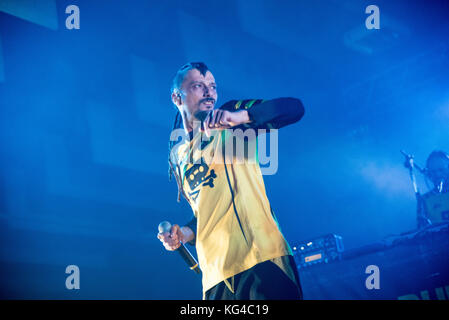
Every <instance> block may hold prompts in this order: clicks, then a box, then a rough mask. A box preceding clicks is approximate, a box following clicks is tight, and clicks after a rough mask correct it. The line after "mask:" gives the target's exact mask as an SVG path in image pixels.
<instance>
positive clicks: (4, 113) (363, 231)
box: [0, 0, 449, 299]
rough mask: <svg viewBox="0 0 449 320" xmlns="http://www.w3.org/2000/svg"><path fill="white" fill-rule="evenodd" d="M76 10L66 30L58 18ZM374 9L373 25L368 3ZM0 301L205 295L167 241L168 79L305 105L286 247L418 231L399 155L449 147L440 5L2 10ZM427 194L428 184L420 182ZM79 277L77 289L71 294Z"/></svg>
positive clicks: (354, 243)
mask: <svg viewBox="0 0 449 320" xmlns="http://www.w3.org/2000/svg"><path fill="white" fill-rule="evenodd" d="M70 4H76V5H78V6H79V8H80V18H81V21H80V27H81V28H80V29H79V30H68V29H66V27H65V19H66V17H67V16H68V15H67V14H66V13H65V8H66V7H67V6H68V5H70ZM370 4H376V5H377V6H378V7H379V8H380V15H381V16H380V24H381V25H380V26H381V28H380V30H367V29H366V28H365V19H366V17H367V16H368V15H367V14H366V13H365V8H366V7H367V6H368V5H370ZM0 11H1V12H0V133H1V135H0V137H1V140H0V141H1V142H0V148H1V149H0V152H1V153H0V154H1V156H0V157H1V158H0V161H1V164H0V165H1V170H0V175H1V176H0V177H1V180H0V294H1V297H2V298H31V299H35V298H37V299H43V298H57V299H77V298H83V299H91V298H95V299H201V283H200V279H199V278H198V277H197V276H196V275H194V274H193V273H192V272H191V271H190V270H188V269H187V268H186V267H185V265H184V263H183V261H182V260H181V259H180V258H179V257H178V256H176V255H174V254H171V253H169V252H167V251H165V249H164V248H163V247H162V246H161V243H160V242H159V240H158V239H156V232H157V230H156V227H157V225H158V223H159V222H160V221H162V220H170V221H172V222H174V223H180V224H182V223H185V222H187V220H188V219H189V218H190V216H191V214H192V211H191V209H190V207H189V206H188V204H187V202H185V201H184V200H182V202H181V203H177V202H176V197H177V187H176V183H175V182H174V181H172V182H170V183H169V182H168V177H167V169H168V167H167V144H168V135H169V132H170V129H171V127H172V124H173V120H174V116H175V109H174V107H173V105H172V104H171V101H170V92H169V88H170V85H171V80H172V78H173V76H174V74H175V72H176V70H177V69H178V68H179V67H180V66H181V65H183V64H184V63H186V62H188V61H204V62H206V63H207V64H208V66H209V67H210V69H211V70H212V72H213V74H214V76H215V78H216V80H217V83H218V86H219V104H221V103H224V102H226V101H227V100H229V99H240V98H263V99H270V98H275V97H281V96H293V97H298V98H300V99H301V100H302V101H303V103H304V105H305V108H306V115H305V117H304V118H303V120H302V121H301V122H299V123H297V124H294V125H292V126H290V127H286V128H285V129H282V130H281V131H280V132H279V170H278V172H277V174H276V175H272V176H266V177H265V182H266V188H267V193H268V197H269V199H270V201H271V205H272V207H273V209H274V211H275V212H276V215H277V217H278V219H279V222H280V225H281V228H282V231H283V233H284V235H285V237H286V238H287V239H288V241H289V242H290V243H291V244H294V243H295V242H297V241H302V240H305V239H309V238H314V237H317V236H320V235H323V234H326V233H336V234H339V235H341V236H342V237H343V240H344V244H345V247H346V248H348V249H350V248H355V247H358V246H361V245H365V244H368V243H370V242H373V241H377V240H379V239H382V238H383V237H385V236H387V235H391V234H398V233H401V232H404V231H408V230H411V229H413V228H415V199H414V195H413V189H412V186H411V184H410V179H409V177H408V172H407V171H406V169H405V168H404V167H403V165H402V163H403V157H402V155H401V154H400V152H399V151H400V150H401V149H404V150H406V151H407V152H410V153H413V154H414V155H415V156H416V161H417V163H419V164H421V165H424V163H425V159H426V157H427V155H428V154H429V153H430V152H431V151H432V150H434V149H443V150H446V151H449V139H448V138H449V130H448V120H449V90H448V89H449V77H448V70H449V57H448V52H449V51H448V49H449V41H448V39H449V37H448V35H449V22H448V19H447V17H448V15H447V14H448V10H447V4H446V1H436V0H434V1H405V0H395V1H385V0H382V1H381V0H379V1H375V2H372V1H354V0H327V1H325V0H320V1H299V0H298V1H274V0H270V1H268V0H265V1H259V0H257V1H256V0H251V1H247V0H245V1H243V0H242V1H238V0H229V1H181V0H174V1H99V0H98V1H75V0H73V1H65V0H61V1H54V0H46V1H39V2H37V1H1V2H0ZM418 183H419V185H420V187H421V189H422V191H423V192H424V191H426V190H427V186H426V183H425V181H424V179H422V177H420V176H418ZM70 264H75V265H78V266H79V268H80V270H81V289H80V290H71V291H70V290H67V289H66V288H65V278H66V276H67V275H66V274H65V268H66V266H67V265H70Z"/></svg>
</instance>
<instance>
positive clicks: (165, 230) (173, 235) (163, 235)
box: [157, 221, 201, 273]
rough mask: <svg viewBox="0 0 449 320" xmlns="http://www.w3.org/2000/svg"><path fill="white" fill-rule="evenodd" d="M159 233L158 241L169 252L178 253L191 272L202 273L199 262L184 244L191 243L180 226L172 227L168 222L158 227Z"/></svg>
mask: <svg viewBox="0 0 449 320" xmlns="http://www.w3.org/2000/svg"><path fill="white" fill-rule="evenodd" d="M158 230H159V233H158V235H157V237H158V239H159V240H161V242H162V244H163V245H164V247H165V249H167V250H168V251H177V252H179V254H180V255H181V257H182V258H183V259H184V261H185V262H186V263H187V265H188V266H189V267H190V269H191V270H193V271H195V273H201V270H200V268H199V267H198V262H197V261H196V260H195V258H194V257H193V256H192V254H191V253H190V251H189V250H188V249H187V248H186V247H185V246H184V243H185V242H187V241H189V240H187V239H186V238H188V236H187V237H186V236H185V235H184V233H183V232H182V230H181V228H180V227H179V225H177V224H175V225H173V226H172V225H171V224H170V222H168V221H163V222H161V223H160V224H159V227H158Z"/></svg>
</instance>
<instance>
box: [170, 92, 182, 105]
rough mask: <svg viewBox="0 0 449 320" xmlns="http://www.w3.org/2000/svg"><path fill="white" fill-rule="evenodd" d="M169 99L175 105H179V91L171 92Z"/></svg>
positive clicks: (180, 101)
mask: <svg viewBox="0 0 449 320" xmlns="http://www.w3.org/2000/svg"><path fill="white" fill-rule="evenodd" d="M171 101H173V103H174V104H175V105H176V106H178V107H179V106H181V104H182V99H181V94H180V93H179V92H173V93H172V94H171Z"/></svg>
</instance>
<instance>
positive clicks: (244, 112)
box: [240, 110, 252, 124]
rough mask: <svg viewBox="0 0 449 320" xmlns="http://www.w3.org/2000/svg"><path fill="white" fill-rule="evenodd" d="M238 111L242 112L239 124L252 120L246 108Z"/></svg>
mask: <svg viewBox="0 0 449 320" xmlns="http://www.w3.org/2000/svg"><path fill="white" fill-rule="evenodd" d="M240 113H241V114H242V123H241V124H245V123H250V122H251V121H252V120H251V117H250V116H249V113H248V110H241V111H240Z"/></svg>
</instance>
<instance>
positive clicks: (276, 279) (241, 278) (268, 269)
mask: <svg viewBox="0 0 449 320" xmlns="http://www.w3.org/2000/svg"><path fill="white" fill-rule="evenodd" d="M288 259H289V264H290V267H291V268H292V269H293V272H294V273H295V277H296V278H297V282H298V285H296V284H295V282H293V281H292V280H291V279H290V278H289V277H288V276H287V275H286V274H285V272H284V271H283V270H282V269H281V268H279V267H278V266H277V265H276V264H275V263H273V262H271V261H265V262H262V263H259V264H257V265H255V266H254V267H252V268H251V269H248V270H246V271H243V272H241V273H239V274H236V275H235V276H234V293H232V292H231V291H230V290H229V288H228V287H227V286H226V284H225V283H224V282H223V281H222V282H220V283H219V284H217V285H216V286H214V287H212V288H211V289H209V290H207V291H206V294H205V299H206V300H302V290H301V286H300V285H299V283H300V282H299V275H298V270H297V268H296V263H295V260H294V259H293V257H292V256H288ZM229 282H231V279H229Z"/></svg>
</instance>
